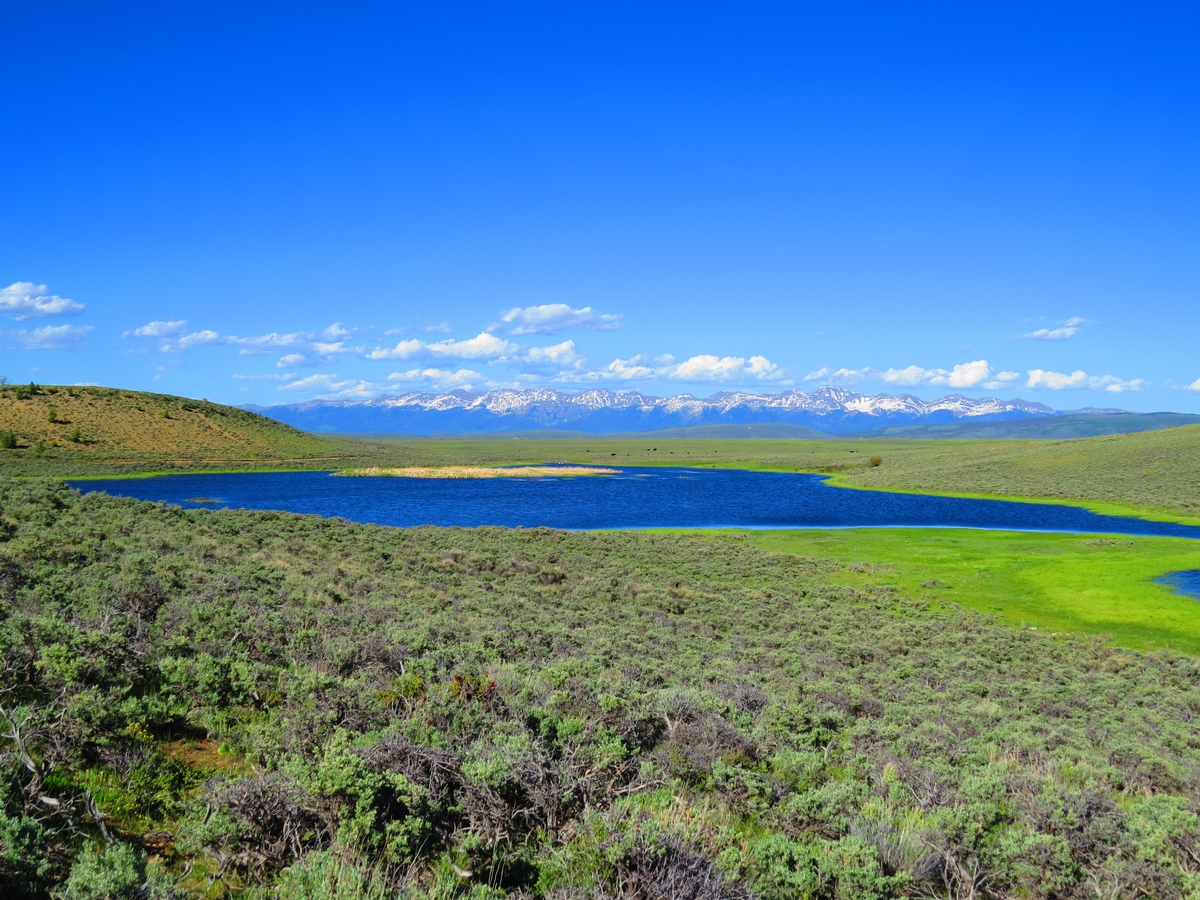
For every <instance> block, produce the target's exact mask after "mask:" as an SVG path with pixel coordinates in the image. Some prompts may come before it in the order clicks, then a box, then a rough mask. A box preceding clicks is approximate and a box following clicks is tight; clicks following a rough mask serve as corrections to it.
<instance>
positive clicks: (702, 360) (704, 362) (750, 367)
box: [665, 354, 783, 381]
mask: <svg viewBox="0 0 1200 900" xmlns="http://www.w3.org/2000/svg"><path fill="white" fill-rule="evenodd" d="M669 368H670V369H672V371H668V372H666V373H665V374H666V376H667V377H668V378H673V379H675V380H677V381H745V380H748V379H754V380H757V381H775V380H777V379H778V378H780V377H782V374H783V372H782V370H781V369H780V368H779V366H777V365H775V364H774V363H772V362H771V361H770V360H769V359H767V358H766V357H765V356H752V357H750V359H749V360H746V359H744V358H743V357H740V356H720V357H718V356H712V355H708V354H702V355H700V356H693V357H691V358H690V359H686V360H684V361H683V362H681V363H679V365H677V366H674V367H669Z"/></svg>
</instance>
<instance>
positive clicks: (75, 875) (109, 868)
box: [56, 844, 146, 900]
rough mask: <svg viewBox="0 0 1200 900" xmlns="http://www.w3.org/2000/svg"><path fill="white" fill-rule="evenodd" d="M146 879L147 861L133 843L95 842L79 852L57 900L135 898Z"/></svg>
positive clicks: (121, 899)
mask: <svg viewBox="0 0 1200 900" xmlns="http://www.w3.org/2000/svg"><path fill="white" fill-rule="evenodd" d="M145 881H146V861H145V859H144V858H143V857H142V855H141V854H140V853H139V852H138V851H137V850H135V849H134V848H133V847H131V846H129V844H113V845H112V846H109V847H96V846H94V845H93V846H89V847H86V848H84V851H83V852H82V853H80V854H79V857H78V858H77V859H76V860H75V865H74V866H72V867H71V874H70V876H69V877H68V878H67V883H66V885H65V886H64V887H63V888H62V890H61V891H59V892H57V894H56V900H127V898H128V900H134V898H135V897H138V889H139V888H141V886H142V885H143V884H144V883H145ZM138 900H140V897H139V898H138Z"/></svg>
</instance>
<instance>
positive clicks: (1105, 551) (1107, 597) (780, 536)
mask: <svg viewBox="0 0 1200 900" xmlns="http://www.w3.org/2000/svg"><path fill="white" fill-rule="evenodd" d="M749 540H750V542H751V543H753V544H755V545H757V546H759V547H762V548H764V549H767V550H773V551H777V552H781V553H791V554H796V555H799V556H806V557H818V558H825V559H835V560H838V561H840V562H843V563H850V564H860V565H859V568H860V569H861V570H862V571H861V573H859V574H858V576H857V577H858V580H859V582H860V583H862V584H867V583H869V584H873V585H879V586H891V587H893V588H895V589H897V590H898V591H900V592H902V593H904V594H907V595H909V596H911V597H913V598H923V599H926V600H929V601H931V602H935V603H939V604H958V605H960V606H963V607H967V608H970V609H975V610H979V611H981V612H984V613H992V614H994V615H996V616H998V617H999V618H1000V619H1001V620H1003V621H1005V622H1007V623H1010V624H1012V625H1016V626H1021V627H1026V628H1036V629H1037V630H1038V631H1042V632H1052V633H1053V632H1083V633H1087V634H1101V635H1108V636H1111V638H1112V640H1113V641H1114V642H1115V643H1116V644H1117V645H1119V646H1122V647H1129V648H1133V649H1138V650H1162V649H1166V648H1170V649H1172V650H1178V651H1183V652H1186V653H1190V654H1196V655H1200V601H1198V600H1193V599H1191V598H1190V597H1185V596H1181V595H1179V594H1176V593H1174V592H1173V591H1172V590H1171V588H1170V587H1168V586H1166V585H1163V584H1156V583H1154V581H1153V579H1154V578H1157V577H1158V576H1161V575H1165V574H1167V573H1169V572H1177V571H1180V570H1186V569H1200V541H1194V540H1189V539H1186V538H1165V537H1130V538H1126V537H1121V536H1115V537H1114V536H1111V535H1109V536H1097V535H1077V534H1030V533H1022V532H1009V531H977V530H971V529H957V528H956V529H949V528H856V529H847V530H823V531H763V532H754V533H752V535H751V536H750V538H749Z"/></svg>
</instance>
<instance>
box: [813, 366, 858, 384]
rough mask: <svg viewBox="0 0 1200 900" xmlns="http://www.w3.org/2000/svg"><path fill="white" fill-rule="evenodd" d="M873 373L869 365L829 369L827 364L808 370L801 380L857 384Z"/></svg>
mask: <svg viewBox="0 0 1200 900" xmlns="http://www.w3.org/2000/svg"><path fill="white" fill-rule="evenodd" d="M874 374H875V370H874V369H871V368H869V367H868V368H865V369H846V368H841V369H831V368H829V366H822V367H821V368H819V369H817V370H816V371H815V372H809V373H808V374H807V375H805V376H804V378H803V379H802V380H804V381H821V382H824V383H825V384H858V382H860V381H863V380H865V379H867V378H870V377H871V376H872V375H874Z"/></svg>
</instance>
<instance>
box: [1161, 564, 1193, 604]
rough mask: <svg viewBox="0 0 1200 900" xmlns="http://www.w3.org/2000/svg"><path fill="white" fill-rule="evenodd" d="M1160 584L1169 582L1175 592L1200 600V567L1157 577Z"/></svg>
mask: <svg viewBox="0 0 1200 900" xmlns="http://www.w3.org/2000/svg"><path fill="white" fill-rule="evenodd" d="M1154 580H1155V581H1157V582H1158V583H1159V584H1169V585H1170V586H1171V587H1173V588H1175V593H1177V594H1183V596H1185V597H1195V598H1196V599H1197V600H1200V569H1190V570H1188V571H1186V572H1172V573H1171V574H1169V575H1164V576H1162V577H1161V578H1155V579H1154Z"/></svg>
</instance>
